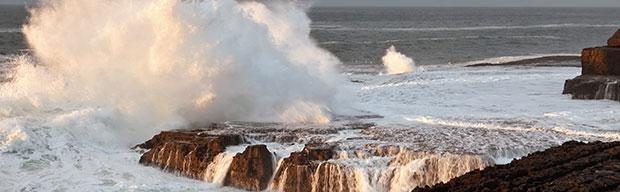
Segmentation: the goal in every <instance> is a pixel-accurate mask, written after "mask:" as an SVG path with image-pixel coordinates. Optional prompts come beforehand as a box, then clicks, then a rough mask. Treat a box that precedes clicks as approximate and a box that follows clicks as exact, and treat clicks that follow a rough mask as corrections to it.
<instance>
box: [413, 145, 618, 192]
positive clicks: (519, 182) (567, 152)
mask: <svg viewBox="0 0 620 192" xmlns="http://www.w3.org/2000/svg"><path fill="white" fill-rule="evenodd" d="M618 190H620V142H612V143H603V142H593V143H580V142H574V141H572V142H567V143H565V144H563V145H562V146H559V147H553V148H551V149H548V150H545V151H542V152H536V153H533V154H531V155H529V156H527V157H524V158H523V159H520V160H516V161H513V162H512V163H510V164H508V165H499V166H495V167H489V168H486V169H484V170H482V171H480V170H477V171H473V172H470V173H467V174H465V175H463V176H461V177H458V178H455V179H453V180H451V181H450V182H448V183H445V184H438V185H435V186H433V187H426V188H417V189H415V190H413V191H414V192H430V191H618Z"/></svg>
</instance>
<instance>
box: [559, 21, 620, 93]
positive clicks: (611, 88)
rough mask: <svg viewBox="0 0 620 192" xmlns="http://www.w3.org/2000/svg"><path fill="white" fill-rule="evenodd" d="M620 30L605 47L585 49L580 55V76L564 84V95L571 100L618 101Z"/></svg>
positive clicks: (619, 87)
mask: <svg viewBox="0 0 620 192" xmlns="http://www.w3.org/2000/svg"><path fill="white" fill-rule="evenodd" d="M618 46H620V30H618V32H616V34H614V36H613V37H611V38H610V39H609V41H608V46H606V47H593V48H585V49H584V50H583V51H582V53H581V68H582V69H581V74H582V75H581V76H579V77H577V78H575V79H569V80H567V81H566V83H565V84H564V92H563V93H564V94H571V95H572V96H573V99H610V100H616V101H620V85H619V84H618V80H619V79H620V47H618Z"/></svg>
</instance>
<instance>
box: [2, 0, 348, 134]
mask: <svg viewBox="0 0 620 192" xmlns="http://www.w3.org/2000/svg"><path fill="white" fill-rule="evenodd" d="M309 26H310V20H309V19H308V17H307V15H306V14H305V10H304V8H303V7H302V6H298V5H296V3H295V2H285V1H273V2H255V1H242V2H238V1H234V0H214V1H177V0H149V1H143V0H96V1H90V0H89V1H84V0H56V1H46V2H42V3H41V5H40V7H37V8H35V9H33V10H31V18H30V21H29V24H27V25H26V26H24V29H23V31H24V34H25V36H26V37H27V40H28V43H29V45H30V47H31V48H32V51H33V55H34V57H33V58H30V57H21V58H18V59H16V60H15V61H14V63H16V64H19V65H18V67H17V68H16V70H15V74H13V76H14V81H13V82H12V83H10V84H5V85H2V87H1V88H0V89H1V90H0V104H1V105H2V106H3V107H2V109H1V110H0V116H1V115H5V116H8V115H15V114H14V113H20V112H24V113H25V112H26V111H33V110H49V109H55V108H63V109H66V108H67V107H69V106H75V107H77V106H80V107H83V106H89V107H97V108H109V109H112V110H113V111H118V112H119V114H121V116H123V118H122V119H123V122H125V125H123V126H134V127H148V126H155V125H162V124H170V123H172V124H174V125H176V126H179V125H187V124H189V123H207V122H213V121H278V122H312V123H326V122H328V121H329V115H330V114H331V111H332V110H334V109H337V108H338V107H337V106H336V105H335V103H340V102H337V101H336V100H337V99H336V98H338V95H339V94H341V93H339V90H340V89H339V87H337V85H342V83H343V82H344V81H343V80H342V79H341V77H340V76H339V75H338V72H337V71H336V70H335V66H336V65H337V64H339V61H338V59H337V58H336V57H334V56H333V55H331V54H330V53H329V52H327V51H325V50H322V49H320V48H318V47H317V46H316V44H315V43H314V41H313V40H312V39H311V38H310V37H309V33H310V27H309ZM59 106H63V107H59ZM2 113H4V114H2Z"/></svg>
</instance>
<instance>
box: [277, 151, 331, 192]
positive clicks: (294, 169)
mask: <svg viewBox="0 0 620 192" xmlns="http://www.w3.org/2000/svg"><path fill="white" fill-rule="evenodd" d="M334 154H335V153H334V146H330V145H319V144H314V145H306V147H305V148H304V150H303V151H301V152H294V153H291V155H290V156H289V157H287V158H285V159H284V160H282V162H281V164H280V166H279V168H278V170H277V172H276V174H275V177H274V181H273V184H274V186H275V187H276V188H278V190H279V191H286V192H311V191H312V187H313V186H312V183H313V182H314V174H315V172H316V171H317V169H318V167H319V165H321V162H322V161H326V160H329V159H331V158H333V156H334Z"/></svg>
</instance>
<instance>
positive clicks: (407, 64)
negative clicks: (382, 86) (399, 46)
mask: <svg viewBox="0 0 620 192" xmlns="http://www.w3.org/2000/svg"><path fill="white" fill-rule="evenodd" d="M381 59H382V60H383V65H384V66H385V70H386V71H387V73H388V74H391V75H392V74H401V73H409V72H413V71H414V70H415V63H414V61H413V59H411V58H409V57H407V56H406V55H404V54H402V53H400V52H398V51H397V50H396V47H394V45H392V46H391V47H390V48H389V49H387V50H386V53H385V56H383V58H381Z"/></svg>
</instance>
